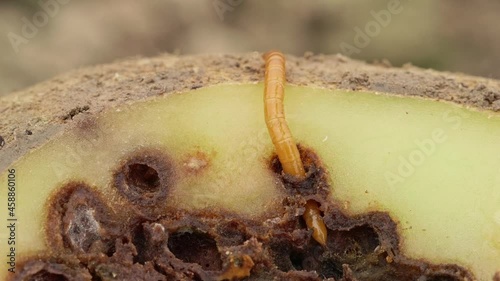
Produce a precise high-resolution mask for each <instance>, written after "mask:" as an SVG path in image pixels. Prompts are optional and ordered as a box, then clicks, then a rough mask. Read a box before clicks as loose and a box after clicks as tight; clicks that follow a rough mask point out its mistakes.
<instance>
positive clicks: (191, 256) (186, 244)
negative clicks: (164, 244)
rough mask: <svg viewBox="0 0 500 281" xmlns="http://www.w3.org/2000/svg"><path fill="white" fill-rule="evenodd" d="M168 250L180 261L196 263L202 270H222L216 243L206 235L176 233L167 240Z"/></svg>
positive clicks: (199, 233)
mask: <svg viewBox="0 0 500 281" xmlns="http://www.w3.org/2000/svg"><path fill="white" fill-rule="evenodd" d="M168 248H169V249H170V251H171V252H172V253H173V254H174V255H175V256H176V257H177V258H178V259H180V260H182V261H184V262H187V263H197V264H199V265H200V266H201V267H202V268H203V269H204V270H209V271H217V270H221V269H222V260H221V255H220V253H219V250H218V249H217V243H216V242H215V240H214V239H213V238H212V237H211V236H210V235H208V234H205V233H201V232H176V233H173V234H171V235H170V237H169V239H168Z"/></svg>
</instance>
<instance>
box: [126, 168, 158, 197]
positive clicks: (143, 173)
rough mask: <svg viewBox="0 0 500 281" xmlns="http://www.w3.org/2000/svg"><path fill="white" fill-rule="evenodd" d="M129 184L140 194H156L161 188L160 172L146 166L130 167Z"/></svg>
mask: <svg viewBox="0 0 500 281" xmlns="http://www.w3.org/2000/svg"><path fill="white" fill-rule="evenodd" d="M127 183H128V184H129V185H130V186H134V187H135V188H136V190H137V191H138V192H140V190H142V191H143V192H156V191H158V189H159V188H160V177H159V176H158V172H157V171H156V170H155V169H153V168H151V167H150V166H148V165H146V164H131V165H129V166H128V174H127Z"/></svg>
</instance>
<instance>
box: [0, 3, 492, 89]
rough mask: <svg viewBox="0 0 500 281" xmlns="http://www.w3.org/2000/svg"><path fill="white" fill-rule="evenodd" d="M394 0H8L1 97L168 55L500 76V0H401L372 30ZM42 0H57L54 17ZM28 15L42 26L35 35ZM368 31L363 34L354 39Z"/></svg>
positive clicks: (0, 47) (2, 14)
mask: <svg viewBox="0 0 500 281" xmlns="http://www.w3.org/2000/svg"><path fill="white" fill-rule="evenodd" d="M57 1H59V2H57ZM391 1H397V0H376V1H340V0H322V1H307V0H297V1H289V0H288V1H287V0H277V1H269V0H199V1H194V0H162V1H160V0H144V1H137V0H109V1H98V0H85V1H82V0H40V1H28V0H25V1H22V0H8V1H5V0H4V1H1V2H0V34H1V36H2V37H1V38H2V39H0V51H1V56H0V95H3V94H7V93H9V92H12V91H15V90H20V89H22V88H25V87H27V86H30V85H33V84H35V83H37V82H40V81H42V80H45V79H48V78H50V77H53V76H55V75H57V74H59V73H62V72H65V71H68V70H71V69H75V68H79V67H83V66H87V65H94V64H100V63H109V62H112V61H115V60H118V59H121V58H125V57H131V56H154V55H157V54H160V53H165V52H170V53H178V54H197V53H239V52H249V51H266V50H269V49H280V50H282V51H283V52H285V53H288V54H295V55H303V54H304V53H305V52H307V51H310V52H313V53H323V54H335V53H343V54H345V55H349V56H351V57H354V58H357V59H362V60H366V61H369V62H373V61H382V60H384V59H387V60H388V61H389V62H390V63H391V64H392V65H394V66H401V65H403V64H405V63H408V62H410V63H412V64H413V65H417V66H420V67H424V68H433V69H437V70H443V71H452V72H463V73H467V74H472V75H478V76H483V77H490V78H497V79H498V78H500V67H498V65H500V16H499V15H500V1H488V0H478V1H464V0H461V1H458V0H442V1H432V0H419V1H411V0H401V1H397V2H400V4H399V6H398V7H399V8H398V11H400V12H398V13H392V14H391V15H390V17H391V18H390V20H388V21H386V22H382V23H380V22H379V27H380V29H379V30H378V29H377V28H376V26H374V25H373V21H374V20H375V18H374V14H376V13H379V12H380V11H387V10H388V5H391V3H390V2H391ZM48 2H52V3H56V4H57V7H55V6H54V7H52V13H51V15H49V14H48V13H47V12H46V10H44V8H43V7H42V6H43V3H45V4H46V3H48ZM393 4H394V3H393ZM56 8H57V9H56ZM44 13H45V16H44ZM26 21H28V22H30V23H31V24H35V23H36V24H38V27H37V26H35V29H36V32H31V33H28V35H29V37H31V38H28V37H27V36H24V35H23V28H24V29H26V27H25V25H26V24H27V23H26ZM371 22H372V23H371ZM370 23H371V24H372V25H371V26H370ZM382 25H384V26H382ZM367 27H368V28H371V31H370V32H371V35H370V36H368V40H365V41H364V42H363V44H362V46H361V45H360V44H358V45H356V42H357V41H356V38H357V37H356V36H358V37H359V34H358V31H359V30H362V31H363V30H365V28H367ZM25 31H26V30H25ZM28 31H33V30H28ZM20 38H22V39H20ZM357 39H358V40H359V38H357ZM365 39H366V38H365ZM367 42H368V43H367ZM358 43H359V42H358ZM366 43H367V44H366ZM343 44H344V45H343ZM346 44H347V45H350V46H353V47H356V48H357V51H356V52H346V51H345V48H344V49H343V48H342V46H346ZM358 47H359V48H358Z"/></svg>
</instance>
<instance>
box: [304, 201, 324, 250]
mask: <svg viewBox="0 0 500 281" xmlns="http://www.w3.org/2000/svg"><path fill="white" fill-rule="evenodd" d="M302 217H303V218H304V221H305V222H306V225H307V228H309V229H312V231H313V234H312V237H313V238H314V240H316V241H317V242H318V243H320V244H321V245H323V246H326V237H327V233H328V232H327V230H326V226H325V223H324V222H323V218H322V217H321V211H320V210H319V205H318V202H316V201H314V200H309V201H307V203H306V210H305V211H304V215H302Z"/></svg>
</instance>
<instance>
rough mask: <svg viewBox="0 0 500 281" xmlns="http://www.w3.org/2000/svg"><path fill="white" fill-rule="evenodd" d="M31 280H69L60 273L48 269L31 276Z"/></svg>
mask: <svg viewBox="0 0 500 281" xmlns="http://www.w3.org/2000/svg"><path fill="white" fill-rule="evenodd" d="M25 280H29V281H68V279H67V278H66V277H64V276H62V275H60V274H54V273H50V272H47V271H40V272H38V273H37V274H35V275H33V276H31V277H29V278H28V279H25Z"/></svg>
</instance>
